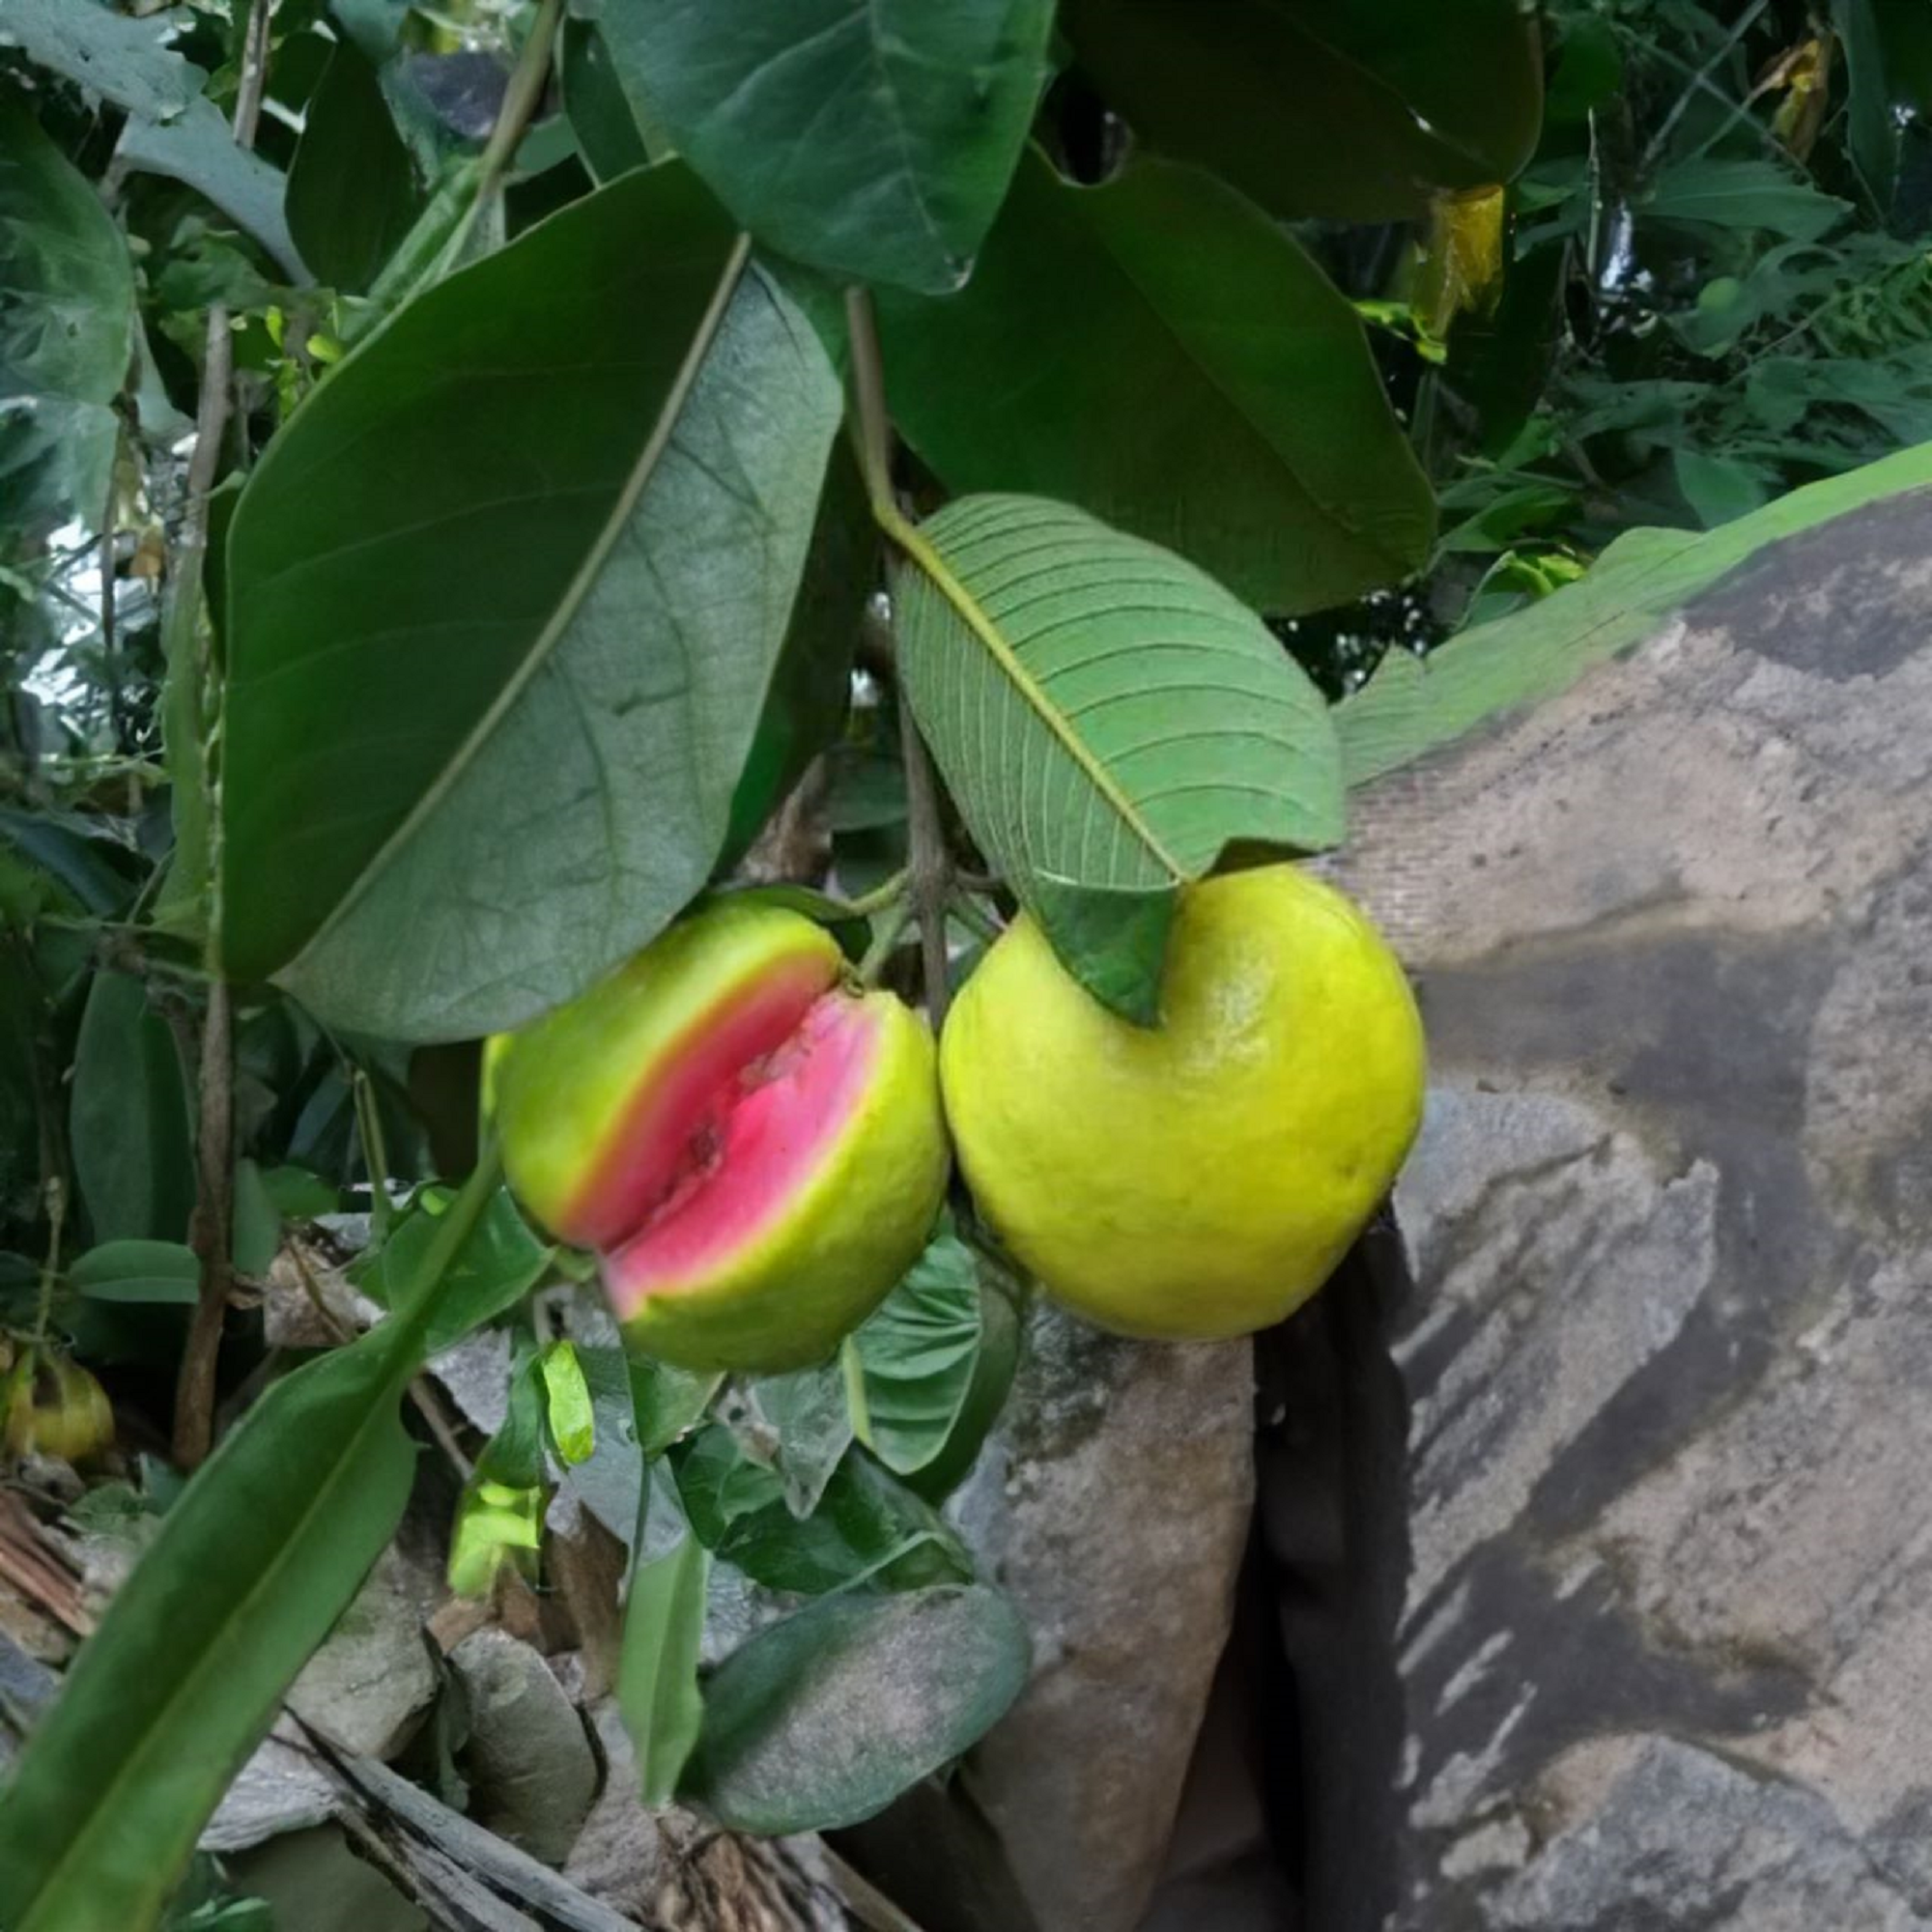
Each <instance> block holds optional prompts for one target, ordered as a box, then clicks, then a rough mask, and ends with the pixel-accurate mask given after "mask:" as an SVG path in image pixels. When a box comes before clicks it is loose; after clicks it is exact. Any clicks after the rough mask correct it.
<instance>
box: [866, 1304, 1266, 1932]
mask: <svg viewBox="0 0 1932 1932" xmlns="http://www.w3.org/2000/svg"><path fill="white" fill-rule="evenodd" d="M1253 1433H1254V1372H1253V1361H1252V1351H1251V1350H1250V1349H1249V1348H1248V1346H1247V1345H1246V1344H1245V1343H1231V1344H1222V1345H1214V1346H1209V1347H1196V1348H1148V1347H1146V1346H1144V1345H1137V1344H1133V1343H1127V1342H1122V1341H1120V1340H1117V1339H1116V1338H1114V1337H1112V1336H1108V1335H1103V1334H1101V1333H1099V1332H1098V1331H1097V1330H1095V1329H1093V1328H1090V1327H1087V1326H1086V1325H1085V1324H1084V1323H1081V1322H1078V1321H1073V1320H1072V1319H1070V1318H1068V1317H1065V1316H1063V1315H1061V1314H1059V1313H1058V1312H1057V1311H1054V1310H1052V1309H1050V1308H1042V1309H1041V1310H1039V1311H1038V1312H1037V1315H1036V1317H1035V1320H1034V1321H1033V1323H1032V1325H1031V1327H1030V1329H1029V1333H1028V1349H1027V1354H1026V1358H1025V1361H1024V1363H1023V1366H1022V1368H1021V1372H1020V1376H1019V1379H1018V1381H1017V1383H1016V1385H1015V1388H1014V1391H1013V1396H1012V1399H1011V1401H1010V1403H1009V1407H1008V1411H1007V1416H1006V1418H1005V1420H1004V1421H1003V1422H1002V1425H1001V1429H1000V1431H999V1433H998V1435H996V1436H995V1438H994V1439H993V1440H992V1441H991V1442H990V1443H989V1444H988V1445H987V1450H986V1452H985V1453H984V1454H983V1455H982V1456H981V1459H980V1465H979V1467H978V1469H977V1470H976V1471H975V1473H974V1475H973V1477H972V1479H971V1480H970V1481H969V1483H968V1484H967V1486H966V1487H965V1489H964V1490H963V1491H962V1492H960V1495H959V1497H958V1499H957V1501H956V1503H955V1505H954V1507H955V1509H956V1511H957V1514H958V1516H959V1518H960V1520H961V1524H962V1527H963V1528H964V1529H965V1531H966V1533H967V1535H968V1538H969V1540H970V1541H971V1543H972V1544H973V1547H974V1548H975V1549H976V1551H978V1552H980V1555H981V1556H982V1558H983V1559H984V1560H985V1561H986V1562H987V1564H988V1565H989V1567H990V1570H991V1572H992V1574H993V1575H994V1576H995V1577H997V1578H998V1580H999V1581H1001V1582H1002V1583H1004V1584H1005V1585H1006V1587H1007V1588H1008V1589H1009V1590H1010V1591H1011V1592H1012V1593H1013V1595H1014V1597H1015V1598H1016V1599H1017V1600H1018V1602H1019V1605H1020V1607H1021V1609H1022V1611H1023V1612H1024V1613H1025V1616H1026V1619H1027V1624H1028V1628H1029V1629H1030V1630H1031V1632H1032V1634H1033V1639H1034V1674H1033V1678H1032V1681H1031V1683H1030V1684H1029V1686H1028V1688H1027V1690H1026V1691H1025V1692H1024V1693H1023V1694H1022V1696H1021V1698H1020V1701H1019V1703H1018V1704H1017V1705H1015V1706H1014V1708H1013V1710H1012V1711H1011V1712H1010V1713H1009V1715H1008V1716H1007V1718H1005V1719H1003V1720H1002V1721H1001V1722H1000V1723H999V1724H998V1725H996V1726H995V1727H994V1729H993V1731H992V1732H991V1733H990V1735H989V1736H988V1737H987V1738H986V1739H985V1740H984V1741H983V1742H982V1743H981V1744H980V1747H978V1748H977V1749H976V1750H975V1751H973V1752H972V1753H971V1755H970V1756H969V1757H968V1759H967V1760H966V1763H965V1766H964V1768H963V1770H962V1772H961V1774H960V1776H959V1777H958V1778H957V1779H955V1780H954V1782H953V1784H952V1787H951V1788H950V1789H949V1791H948V1792H946V1793H945V1794H938V1793H936V1792H933V1791H926V1792H923V1793H921V1794H918V1795H916V1796H915V1798H914V1799H912V1800H911V1801H909V1802H908V1803H907V1804H905V1805H903V1806H901V1807H895V1811H894V1812H891V1813H888V1814H887V1818H886V1820H884V1821H881V1824H880V1825H879V1826H877V1827H874V1828H867V1829H866V1830H864V1831H862V1833H859V1834H857V1835H856V1837H855V1841H854V1842H855V1845H856V1847H857V1853H858V1856H859V1857H860V1858H861V1859H862V1860H866V1859H868V1858H869V1859H870V1860H871V1861H872V1862H873V1864H874V1867H875V1869H876V1870H877V1873H878V1875H879V1877H880V1879H881V1882H882V1883H883V1884H884V1885H885V1887H886V1889H888V1890H889V1891H891V1892H892V1893H893V1895H894V1896H895V1898H898V1899H900V1900H901V1902H902V1903H903V1904H904V1905H905V1906H906V1909H907V1910H908V1911H909V1912H910V1913H911V1915H912V1917H913V1918H915V1919H916V1920H917V1921H918V1922H919V1923H920V1924H921V1925H922V1926H923V1927H925V1928H926V1932H955V1928H958V1929H959V1932H972V1928H976V1927H979V1926H981V1925H986V1924H998V1925H1000V1926H1001V1927H1002V1928H1003V1932H1028V1928H1029V1927H1030V1928H1032V1932H1131V1928H1132V1927H1133V1926H1135V1925H1136V1924H1137V1923H1138V1921H1139V1919H1140V1918H1141V1916H1142V1914H1143V1912H1144V1910H1145V1908H1146V1906H1147V1903H1148V1899H1149V1895H1150V1893H1151V1890H1152V1888H1153V1884H1154V1880H1155V1878H1156V1877H1157V1876H1158V1874H1159V1872H1160V1870H1161V1868H1162V1864H1163V1862H1164V1861H1165V1858H1166V1853H1167V1845H1168V1839H1169V1835H1170V1833H1171V1831H1172V1828H1173V1824H1174V1819H1175V1812H1176V1807H1177V1805H1178V1804H1179V1797H1180V1791H1181V1785H1182V1781H1183V1779H1184V1777H1185V1776H1186V1772H1187V1765H1188V1759H1189V1756H1190V1754H1191V1752H1192V1750H1193V1747H1194V1739H1195V1734H1196V1732H1197V1731H1198V1729H1199V1727H1200V1724H1201V1719H1202V1714H1203V1711H1204V1709H1205V1707H1206V1704H1207V1700H1208V1687H1209V1684H1210V1682H1211V1681H1212V1678H1213V1674H1214V1665H1215V1662H1216V1660H1217V1659H1218V1658H1219V1656H1220V1654H1221V1649H1222V1646H1223V1644H1224V1643H1225V1641H1226V1638H1227V1634H1228V1624H1229V1616H1230V1610H1231V1606H1232V1603H1233V1596H1234V1586H1235V1578H1236V1573H1237V1571H1238V1569H1239V1566H1240V1561H1241V1553H1242V1550H1243V1548H1245V1545H1246V1542H1247V1537H1248V1528H1249V1519H1250V1509H1251V1504H1252V1498H1253V1492H1254V1461H1253Z"/></svg>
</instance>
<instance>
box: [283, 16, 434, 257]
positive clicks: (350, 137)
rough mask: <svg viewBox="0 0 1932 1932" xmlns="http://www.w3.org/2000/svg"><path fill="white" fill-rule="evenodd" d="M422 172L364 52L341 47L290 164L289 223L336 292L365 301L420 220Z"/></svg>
mask: <svg viewBox="0 0 1932 1932" xmlns="http://www.w3.org/2000/svg"><path fill="white" fill-rule="evenodd" d="M416 204H417V196H416V184H415V171H414V169H413V168H412V165H411V162H410V151H409V150H408V148H406V147H405V146H404V145H403V137H402V136H401V135H400V134H398V133H397V132H396V124H395V122H394V120H393V119H392V118H391V117H390V114H389V103H388V102H387V100H385V99H384V96H383V84H382V82H381V81H380V80H379V79H378V78H377V75H376V70H375V68H374V67H373V66H372V65H371V64H370V61H369V59H368V57H367V55H365V54H364V53H363V52H362V50H361V48H359V47H358V46H356V45H355V43H353V42H349V41H345V42H342V43H339V44H338V45H337V47H336V49H335V51H334V52H333V53H332V54H331V55H330V56H329V57H328V66H327V69H326V70H325V71H324V73H323V76H322V81H321V84H320V85H319V86H318V87H317V88H316V90H315V93H314V94H313V95H312V96H310V98H309V102H308V108H307V112H306V113H305V115H304V116H303V120H302V136H301V141H300V143H299V144H298V147H297V149H296V155H295V159H294V160H293V161H292V162H290V164H289V186H288V222H289V231H290V233H291V234H292V235H293V236H294V237H295V241H296V245H297V246H298V248H299V249H300V250H301V253H302V259H303V260H304V261H305V262H307V264H308V265H309V267H310V268H311V269H312V270H314V271H315V272H316V273H317V274H318V275H320V276H321V277H322V279H323V280H324V281H325V282H327V284H328V285H329V286H330V287H331V288H337V289H348V290H350V291H352V292H355V293H358V294H359V293H360V292H361V291H362V290H364V289H366V288H367V287H368V286H369V284H370V283H371V282H372V281H374V280H375V278H376V271H377V270H379V269H381V268H382V266H383V264H384V262H386V261H387V260H388V259H389V255H390V253H391V251H392V250H393V249H394V248H395V246H396V243H397V242H399V241H401V240H402V239H403V237H404V236H405V235H407V234H408V233H409V231H410V223H411V222H412V221H413V220H414V219H415V215H416Z"/></svg>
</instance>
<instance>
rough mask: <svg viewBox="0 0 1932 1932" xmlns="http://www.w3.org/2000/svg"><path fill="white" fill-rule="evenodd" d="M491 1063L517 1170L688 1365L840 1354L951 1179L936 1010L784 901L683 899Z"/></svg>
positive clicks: (647, 1333) (501, 1125)
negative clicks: (929, 1015)
mask: <svg viewBox="0 0 1932 1932" xmlns="http://www.w3.org/2000/svg"><path fill="white" fill-rule="evenodd" d="M491 1065H492V1085H493V1095H494V1102H495V1106H496V1112H497V1125H498V1131H499V1133H500V1135H501V1144H502V1151H503V1167H504V1172H505V1173H506V1175H507V1176H508V1178H509V1180H510V1184H511V1186H512V1187H513V1188H514V1189H515V1190H516V1192H517V1194H518V1195H519V1196H520V1197H521V1199H522V1200H523V1202H524V1205H525V1206H526V1208H529V1210H530V1211H531V1213H533V1214H534V1215H535V1216H536V1217H537V1218H538V1219H539V1220H540V1221H542V1222H543V1223H544V1225H545V1226H546V1227H548V1228H549V1229H550V1230H551V1231H552V1232H553V1233H554V1234H555V1235H557V1236H560V1237H562V1238H563V1239H564V1240H567V1241H572V1242H575V1243H578V1244H579V1245H582V1246H584V1247H589V1248H594V1249H596V1250H597V1252H598V1254H599V1255H600V1257H601V1258H602V1265H603V1274H604V1282H605V1287H606V1290H607V1292H608V1293H609V1295H610V1298H611V1306H612V1308H613V1310H614V1311H615V1314H616V1316H617V1320H618V1321H619V1323H620V1324H621V1326H622V1328H623V1331H624V1336H625V1339H626V1341H627V1343H628V1344H630V1346H632V1347H633V1348H634V1349H636V1350H638V1351H639V1352H640V1353H644V1354H649V1355H655V1356H658V1357H660V1358H662V1359H663V1360H666V1361H669V1362H675V1363H678V1364H680V1365H682V1366H684V1367H686V1368H694V1369H730V1370H737V1371H743V1372H748V1373H771V1372H775V1371H778V1370H781V1369H788V1368H797V1367H801V1366H803V1365H805V1364H807V1363H809V1362H812V1361H816V1360H818V1359H820V1358H822V1357H823V1356H824V1355H826V1354H827V1353H828V1352H829V1351H830V1350H832V1349H833V1348H834V1347H835V1346H836V1345H837V1344H838V1341H839V1340H840V1338H841V1337H842V1336H844V1335H845V1334H846V1333H847V1332H848V1331H849V1330H850V1329H851V1328H853V1327H855V1326H856V1325H857V1324H858V1323H859V1322H860V1321H863V1320H864V1319H865V1318H866V1316H867V1315H868V1314H870V1313H871V1311H872V1309H873V1308H874V1307H875V1306H876V1305H877V1304H878V1302H879V1301H880V1300H882V1299H883V1298H884V1296H885V1295H886V1293H888V1292H889V1291H890V1290H891V1288H892V1287H893V1285H894V1284H895V1282H896V1281H897V1280H898V1278H899V1276H900V1275H901V1274H903V1273H904V1271H905V1270H906V1268H907V1267H909V1266H910V1265H911V1264H912V1263H913V1262H914V1261H915V1260H916V1259H917V1258H918V1256H919V1253H920V1251H921V1249H922V1248H923V1245H924V1242H925V1238H926V1236H927V1234H928V1232H929V1231H930V1229H931V1225H932V1221H933V1217H934V1216H935V1214H936V1213H937V1212H938V1208H939V1204H940V1201H941V1198H942V1197H943V1195H944V1193H945V1189H946V1177H947V1172H948V1169H949V1167H950V1164H951V1157H950V1153H949V1150H948V1146H947V1140H946V1129H945V1124H944V1122H943V1119H942V1117H941V1113H940V1105H939V1084H938V1075H937V1070H936V1067H935V1064H934V1053H933V1045H932V1036H931V1034H930V1033H929V1032H928V1030H927V1028H926V1026H925V1023H924V1022H923V1020H922V1019H920V1018H919V1017H918V1016H917V1015H916V1014H914V1013H913V1012H912V1011H910V1010H909V1009H907V1008H906V1007H904V1006H902V1005H901V1004H900V1003H899V1002H898V1001H897V1000H896V999H895V998H894V997H893V996H892V995H891V994H890V993H885V992H866V991H863V990H859V989H856V988H854V987H852V986H850V985H849V984H848V983H847V978H846V973H845V966H844V960H843V957H842V955H841V954H840V952H839V951H838V944H837V942H836V941H835V940H834V939H833V938H832V936H831V935H830V934H829V933H828V932H826V931H825V930H824V929H823V928H822V927H820V926H817V925H815V924H813V923H812V922H811V921H810V920H809V919H806V918H805V917H803V916H802V915H801V914H799V913H795V912H791V911H788V910H784V909H781V908H779V907H775V906H772V905H770V904H760V903H758V902H756V901H748V902H743V903H735V902H733V901H730V900H725V901H722V902H720V903H718V904H716V905H713V906H710V907H708V908H706V909H704V910H702V911H700V912H698V913H696V914H695V915H693V916H692V917H690V918H688V919H686V920H684V921H683V922H681V923H679V924H677V925H674V926H672V927H671V928H670V929H669V930H668V931H667V932H665V933H664V934H662V935H661V936H660V937H659V938H657V939H656V940H654V941H653V942H652V943H651V944H650V945H649V946H647V947H646V948H645V949H644V950H643V952H639V954H638V955H637V956H636V957H635V958H634V959H632V960H631V961H629V963H628V964H626V965H624V966H621V967H619V968H618V969H617V970H616V971H615V972H614V973H612V974H611V975H610V976H609V977H608V978H606V979H605V980H602V981H600V982H599V983H598V984H597V985H595V986H593V987H592V988H591V989H590V990H589V991H588V992H587V993H585V994H583V995H582V997H581V998H579V999H577V1000H574V1001H572V1002H571V1003H570V1004H568V1005H567V1006H564V1007H560V1008H558V1009H556V1010H555V1011H554V1012H552V1013H549V1014H547V1015H546V1016H545V1017H544V1018H543V1019H541V1020H538V1021H537V1022H536V1023H535V1024H534V1025H532V1026H530V1027H528V1028H526V1030H525V1031H523V1032H521V1033H519V1034H515V1035H513V1036H511V1037H509V1042H508V1044H507V1045H505V1046H499V1047H497V1048H496V1049H495V1051H494V1053H493V1055H492V1063H491Z"/></svg>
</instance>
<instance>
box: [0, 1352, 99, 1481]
mask: <svg viewBox="0 0 1932 1932" xmlns="http://www.w3.org/2000/svg"><path fill="white" fill-rule="evenodd" d="M113 1440H114V1410H113V1408H112V1407H111V1406H109V1404H108V1401H107V1391H106V1390H105V1389H103V1388H102V1387H101V1386H100V1384H99V1381H97V1380H96V1379H95V1378H94V1376H93V1375H92V1374H91V1373H90V1372H89V1371H88V1370H86V1369H84V1368H82V1367H81V1365H80V1364H79V1363H78V1362H76V1361H75V1360H74V1359H73V1357H72V1356H71V1355H69V1354H66V1353H65V1352H63V1351H62V1350H58V1349H52V1348H48V1347H45V1346H44V1345H42V1346H38V1347H36V1346H32V1345H22V1346H21V1347H20V1348H19V1349H18V1350H16V1349H15V1347H14V1344H13V1343H12V1342H10V1341H9V1340H8V1339H7V1338H6V1337H5V1336H4V1335H0V1448H4V1449H5V1450H6V1452H7V1454H8V1455H10V1456H25V1455H29V1454H32V1453H38V1454H40V1455H43V1456H58V1457H60V1458H61V1459H62V1460H63V1461H64V1462H68V1463H84V1462H86V1461H87V1460H88V1458H89V1457H91V1456H97V1455H99V1453H100V1451H101V1450H103V1449H105V1448H106V1447H107V1446H108V1445H109V1444H110V1443H111V1442H112V1441H113Z"/></svg>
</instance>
